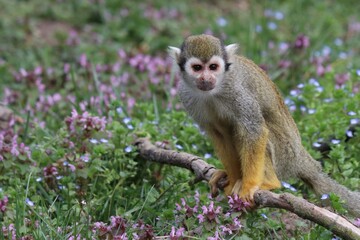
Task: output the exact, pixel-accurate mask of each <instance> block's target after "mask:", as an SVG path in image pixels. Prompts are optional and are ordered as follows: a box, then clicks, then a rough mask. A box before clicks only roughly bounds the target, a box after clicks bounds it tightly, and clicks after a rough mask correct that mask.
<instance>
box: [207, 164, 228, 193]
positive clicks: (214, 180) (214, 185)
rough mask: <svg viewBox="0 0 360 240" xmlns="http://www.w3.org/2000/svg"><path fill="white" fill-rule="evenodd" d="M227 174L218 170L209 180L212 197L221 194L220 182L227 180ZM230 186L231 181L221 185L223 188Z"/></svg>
mask: <svg viewBox="0 0 360 240" xmlns="http://www.w3.org/2000/svg"><path fill="white" fill-rule="evenodd" d="M226 177H227V174H226V172H225V171H224V170H216V171H215V172H214V174H213V175H212V176H211V179H210V180H209V186H210V192H211V196H212V197H216V196H217V195H218V194H219V181H220V180H222V179H225V178H226ZM228 185H229V180H226V181H225V182H224V183H221V187H223V188H224V187H226V186H228Z"/></svg>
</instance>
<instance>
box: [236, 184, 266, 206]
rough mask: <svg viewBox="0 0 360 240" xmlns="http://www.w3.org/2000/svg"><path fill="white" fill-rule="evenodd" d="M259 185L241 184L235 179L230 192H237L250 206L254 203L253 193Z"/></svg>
mask: <svg viewBox="0 0 360 240" xmlns="http://www.w3.org/2000/svg"><path fill="white" fill-rule="evenodd" d="M259 189H260V187H259V186H257V185H255V186H254V185H250V186H249V185H248V184H242V182H241V180H237V181H236V183H235V185H234V187H233V189H232V193H233V194H237V195H238V196H239V197H240V198H241V199H242V200H243V201H245V202H248V203H249V204H250V208H251V207H253V206H254V205H255V202H254V193H255V192H256V191H257V190H259Z"/></svg>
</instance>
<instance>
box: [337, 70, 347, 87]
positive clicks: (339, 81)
mask: <svg viewBox="0 0 360 240" xmlns="http://www.w3.org/2000/svg"><path fill="white" fill-rule="evenodd" d="M349 79H350V74H349V73H341V74H336V75H335V82H336V85H338V86H342V85H344V83H345V82H347V81H348V80H349Z"/></svg>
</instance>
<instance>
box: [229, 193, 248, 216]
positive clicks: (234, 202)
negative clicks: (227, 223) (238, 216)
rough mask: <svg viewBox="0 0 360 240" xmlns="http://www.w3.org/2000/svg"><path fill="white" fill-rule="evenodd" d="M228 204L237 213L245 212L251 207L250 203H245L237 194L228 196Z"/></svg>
mask: <svg viewBox="0 0 360 240" xmlns="http://www.w3.org/2000/svg"><path fill="white" fill-rule="evenodd" d="M228 203H229V206H230V208H231V210H233V211H236V212H240V211H244V210H246V208H247V207H249V206H250V203H248V202H244V201H243V200H242V199H241V198H239V196H238V195H237V194H234V195H233V196H228Z"/></svg>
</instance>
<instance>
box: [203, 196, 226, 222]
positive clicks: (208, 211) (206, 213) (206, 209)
mask: <svg viewBox="0 0 360 240" xmlns="http://www.w3.org/2000/svg"><path fill="white" fill-rule="evenodd" d="M201 209H202V214H199V215H198V219H199V222H203V221H208V222H216V223H219V219H218V215H219V214H221V207H220V206H218V207H216V208H214V202H213V201H211V202H210V204H209V206H205V205H204V206H202V207H201Z"/></svg>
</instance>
